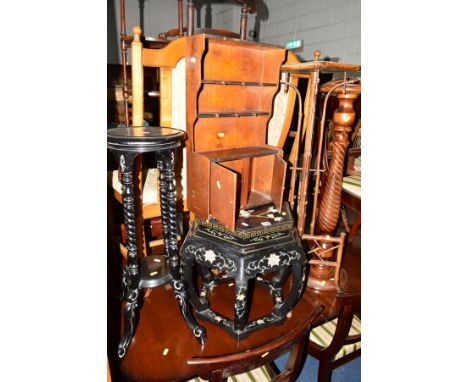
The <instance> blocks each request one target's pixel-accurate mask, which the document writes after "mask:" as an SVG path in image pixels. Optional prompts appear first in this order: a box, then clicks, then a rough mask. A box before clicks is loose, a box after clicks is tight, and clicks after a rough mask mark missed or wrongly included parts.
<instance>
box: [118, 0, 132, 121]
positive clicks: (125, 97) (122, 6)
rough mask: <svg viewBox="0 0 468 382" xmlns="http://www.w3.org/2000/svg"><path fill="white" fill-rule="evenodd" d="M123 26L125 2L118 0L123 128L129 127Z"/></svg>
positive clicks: (124, 29)
mask: <svg viewBox="0 0 468 382" xmlns="http://www.w3.org/2000/svg"><path fill="white" fill-rule="evenodd" d="M126 29H127V28H126V25H125V1H124V0H120V59H121V61H122V92H123V102H124V109H125V127H128V126H130V115H129V111H128V75H127V41H126V37H127V32H126Z"/></svg>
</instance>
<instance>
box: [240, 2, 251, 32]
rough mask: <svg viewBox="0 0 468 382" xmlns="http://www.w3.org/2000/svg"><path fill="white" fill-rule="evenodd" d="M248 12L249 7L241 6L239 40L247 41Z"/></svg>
mask: <svg viewBox="0 0 468 382" xmlns="http://www.w3.org/2000/svg"><path fill="white" fill-rule="evenodd" d="M248 12H249V7H248V6H247V4H243V5H242V11H241V17H240V33H239V34H240V38H241V40H246V39H247V13H248Z"/></svg>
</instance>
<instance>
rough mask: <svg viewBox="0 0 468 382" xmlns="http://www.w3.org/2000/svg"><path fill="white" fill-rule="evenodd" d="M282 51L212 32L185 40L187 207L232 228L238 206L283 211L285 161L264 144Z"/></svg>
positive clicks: (282, 58)
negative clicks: (219, 36)
mask: <svg viewBox="0 0 468 382" xmlns="http://www.w3.org/2000/svg"><path fill="white" fill-rule="evenodd" d="M285 57H286V52H285V49H283V48H281V47H277V46H272V45H265V44H258V43H253V42H247V41H243V40H237V39H227V38H215V37H208V36H207V35H204V34H202V35H195V36H190V37H188V40H187V50H186V65H187V93H186V100H187V134H188V138H189V139H188V145H187V159H188V160H187V163H188V168H187V172H188V173H187V180H188V189H189V195H188V206H189V209H190V210H191V211H192V212H194V213H195V214H196V215H198V216H200V217H202V218H204V219H208V218H210V217H213V218H215V219H216V220H218V221H219V222H220V223H222V224H223V225H225V226H226V227H227V228H229V229H231V230H234V229H235V227H236V217H237V214H238V212H239V210H241V209H250V208H254V207H257V206H261V205H265V204H268V203H273V204H274V205H275V207H276V208H277V209H279V210H280V209H281V206H282V198H283V187H284V179H285V174H286V162H285V161H284V160H283V159H282V150H281V149H278V148H277V147H273V146H268V145H267V144H266V129H267V123H268V120H269V119H270V117H271V113H272V104H273V98H274V96H275V94H276V93H277V92H278V86H279V79H280V66H281V64H282V63H283V61H284V60H285Z"/></svg>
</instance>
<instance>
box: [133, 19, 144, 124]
mask: <svg viewBox="0 0 468 382" xmlns="http://www.w3.org/2000/svg"><path fill="white" fill-rule="evenodd" d="M132 32H133V41H132V48H131V50H132V97H133V105H132V106H133V107H132V125H133V126H143V67H142V66H141V65H138V64H139V63H140V62H141V55H142V49H143V44H142V43H141V40H140V36H141V28H140V27H139V26H134V27H133V28H132Z"/></svg>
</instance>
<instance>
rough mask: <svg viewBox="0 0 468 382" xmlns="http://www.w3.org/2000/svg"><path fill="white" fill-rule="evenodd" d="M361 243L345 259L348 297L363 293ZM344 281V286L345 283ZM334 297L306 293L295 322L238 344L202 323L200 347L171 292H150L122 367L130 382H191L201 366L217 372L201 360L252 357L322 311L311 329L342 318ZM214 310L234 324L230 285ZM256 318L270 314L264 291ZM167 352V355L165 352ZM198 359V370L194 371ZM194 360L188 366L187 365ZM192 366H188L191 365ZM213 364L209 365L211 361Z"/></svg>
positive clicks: (259, 291)
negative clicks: (204, 331) (203, 336)
mask: <svg viewBox="0 0 468 382" xmlns="http://www.w3.org/2000/svg"><path fill="white" fill-rule="evenodd" d="M360 259H361V257H360V241H359V240H355V241H353V243H351V244H349V245H348V247H347V251H346V253H345V254H344V259H343V272H345V273H346V277H342V280H343V281H342V286H343V292H344V293H359V292H360V288H361V279H360V277H361V271H360V264H361V262H360ZM345 280H346V284H343V282H344V281H345ZM336 295H337V294H336V291H315V290H312V289H310V288H306V290H305V292H304V296H303V297H302V298H301V299H300V300H299V302H298V303H297V305H296V307H295V308H294V309H293V310H292V317H290V318H288V319H287V320H286V322H285V323H284V325H278V326H272V327H267V328H264V329H261V330H259V331H257V332H253V333H252V334H251V335H250V336H249V337H247V338H245V339H243V340H242V341H239V342H238V341H236V340H235V339H233V338H232V337H231V336H230V335H229V334H228V333H226V332H225V331H224V330H222V329H220V328H219V327H217V326H214V325H212V324H210V323H208V322H203V325H204V326H205V328H206V329H207V334H208V341H207V343H206V345H205V346H204V347H201V346H200V345H199V344H198V342H197V341H196V339H195V338H193V335H192V333H191V332H190V330H189V329H188V328H187V327H186V325H185V322H184V321H183V318H182V317H181V316H180V314H179V311H178V306H177V302H176V301H175V300H174V299H173V295H172V291H171V290H170V289H169V287H167V288H166V287H163V288H157V289H154V290H152V292H151V294H150V296H148V297H146V298H145V299H144V301H143V305H142V309H141V311H140V320H139V323H138V328H137V330H136V332H135V336H134V339H133V341H132V343H131V344H130V346H129V349H128V352H127V355H126V356H125V358H124V359H123V361H122V364H121V369H122V372H123V373H124V374H125V375H126V377H127V378H129V379H130V380H134V381H141V382H150V381H169V380H171V381H176V380H187V379H189V378H190V377H194V376H196V375H198V374H199V373H200V372H201V368H200V363H204V364H205V365H204V366H203V368H204V370H205V372H208V371H209V370H213V369H216V367H214V366H210V362H202V361H201V360H200V358H201V359H205V360H207V359H209V358H211V357H216V358H217V357H223V356H228V357H229V356H232V355H233V354H240V357H242V356H241V354H242V353H243V352H245V351H247V350H250V352H251V351H252V350H254V349H256V348H258V347H260V346H264V345H265V344H267V343H269V342H272V341H274V339H280V338H283V337H284V336H285V335H287V334H288V333H291V331H293V330H294V328H297V326H299V325H301V322H302V323H303V322H304V320H307V318H306V316H307V315H309V314H310V313H311V312H313V311H314V310H315V309H317V308H318V307H320V306H321V305H323V306H324V310H323V312H322V313H321V314H320V315H319V316H318V317H315V318H313V320H312V325H313V326H318V325H321V324H322V323H324V322H325V321H326V320H331V319H334V318H336V317H337V316H338V306H337V299H336ZM212 301H213V302H212V303H213V305H215V306H216V309H217V310H218V309H219V312H220V313H221V314H223V315H225V316H226V317H230V318H232V315H233V313H232V304H233V301H234V296H233V289H232V287H231V288H229V287H228V286H227V285H225V286H220V287H218V288H215V291H214V293H213V300H212ZM252 305H253V308H252V311H251V312H252V313H251V314H252V316H253V317H260V316H262V315H264V314H266V313H268V312H269V311H271V308H272V302H271V297H270V296H269V295H268V294H267V292H266V291H265V290H264V289H263V288H256V289H255V293H254V295H253V304H252ZM166 348H167V349H168V352H167V354H166V355H163V352H164V349H166ZM196 359H199V364H198V365H196V363H197V361H196ZM189 360H190V361H189ZM188 361H189V362H190V363H189V362H188ZM208 361H209V360H208Z"/></svg>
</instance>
